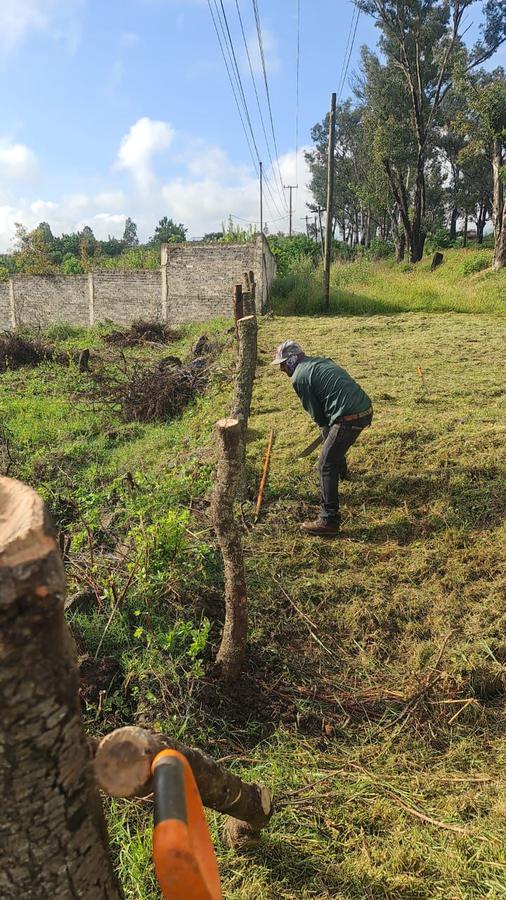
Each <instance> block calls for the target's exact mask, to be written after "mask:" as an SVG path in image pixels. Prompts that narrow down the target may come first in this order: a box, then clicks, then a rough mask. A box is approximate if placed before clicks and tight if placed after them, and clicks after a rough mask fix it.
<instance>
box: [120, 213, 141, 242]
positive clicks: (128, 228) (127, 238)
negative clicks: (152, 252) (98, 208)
mask: <svg viewBox="0 0 506 900" xmlns="http://www.w3.org/2000/svg"><path fill="white" fill-rule="evenodd" d="M123 243H124V244H126V246H127V247H138V246H139V238H138V237H137V225H136V224H135V222H134V221H133V220H132V219H131V218H130V216H128V218H127V220H126V221H125V230H124V232H123Z"/></svg>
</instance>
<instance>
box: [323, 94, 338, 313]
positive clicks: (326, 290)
mask: <svg viewBox="0 0 506 900" xmlns="http://www.w3.org/2000/svg"><path fill="white" fill-rule="evenodd" d="M335 143H336V95H335V94H332V96H331V98H330V118H329V149H328V164H327V221H326V223H325V259H324V263H323V312H328V311H329V309H330V297H329V294H330V249H331V242H332V207H333V199H334V152H335Z"/></svg>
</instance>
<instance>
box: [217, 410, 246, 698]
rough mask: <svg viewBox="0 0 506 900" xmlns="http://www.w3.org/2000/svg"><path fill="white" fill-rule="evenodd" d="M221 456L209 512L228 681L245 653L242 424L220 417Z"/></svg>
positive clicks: (220, 662)
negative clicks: (221, 589)
mask: <svg viewBox="0 0 506 900" xmlns="http://www.w3.org/2000/svg"><path fill="white" fill-rule="evenodd" d="M217 431H218V438H219V445H220V456H219V460H218V469H217V472H216V483H215V487H214V491H213V496H212V499H211V515H212V519H213V524H214V528H215V531H216V535H217V538H218V543H219V545H220V550H221V555H222V557H223V567H224V574H225V622H224V625H223V635H222V639H221V644H220V649H219V650H218V654H217V657H216V664H217V666H218V667H219V669H220V674H221V677H222V678H223V680H224V681H226V682H227V683H230V682H232V681H234V680H235V679H236V678H238V676H239V675H240V673H241V670H242V667H243V663H244V658H245V656H246V640H247V634H248V601H247V595H246V575H245V571H244V556H243V551H242V543H241V535H240V531H239V527H238V525H237V522H236V521H235V518H234V499H235V497H236V493H237V487H238V484H239V479H240V476H241V470H242V459H241V444H242V441H241V423H240V422H239V420H238V419H221V420H220V421H219V422H218V423H217Z"/></svg>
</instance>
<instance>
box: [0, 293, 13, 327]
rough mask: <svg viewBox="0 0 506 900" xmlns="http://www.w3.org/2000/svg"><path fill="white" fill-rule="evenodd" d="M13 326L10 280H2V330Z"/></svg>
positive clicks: (0, 303)
mask: <svg viewBox="0 0 506 900" xmlns="http://www.w3.org/2000/svg"><path fill="white" fill-rule="evenodd" d="M9 328H12V317H11V301H10V285H9V282H8V281H0V331H7V330H8V329H9Z"/></svg>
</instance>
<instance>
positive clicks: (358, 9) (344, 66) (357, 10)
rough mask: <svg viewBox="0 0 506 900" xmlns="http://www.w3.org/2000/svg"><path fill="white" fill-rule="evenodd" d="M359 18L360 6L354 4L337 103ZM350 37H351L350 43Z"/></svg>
mask: <svg viewBox="0 0 506 900" xmlns="http://www.w3.org/2000/svg"><path fill="white" fill-rule="evenodd" d="M355 12H356V14H357V17H356V19H355V28H354V29H353V19H354V18H355ZM359 18H360V8H359V7H358V6H355V5H354V9H353V16H352V17H351V23H350V31H349V33H348V44H347V45H346V50H345V51H344V59H343V69H342V70H341V71H342V78H341V82H340V86H339V91H338V95H337V102H338V103H339V101H340V99H341V94H342V92H343V88H344V85H345V83H346V76H347V74H348V67H349V65H350V59H351V54H352V53H353V45H354V43H355V37H356V35H357V28H358V20H359ZM352 29H353V37H351V32H352ZM350 37H351V43H350ZM348 46H349V52H348V58H347V59H346V53H347V51H348ZM345 59H346V65H345V62H344V60H345Z"/></svg>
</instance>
